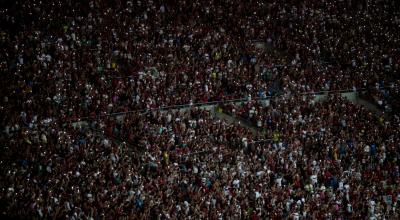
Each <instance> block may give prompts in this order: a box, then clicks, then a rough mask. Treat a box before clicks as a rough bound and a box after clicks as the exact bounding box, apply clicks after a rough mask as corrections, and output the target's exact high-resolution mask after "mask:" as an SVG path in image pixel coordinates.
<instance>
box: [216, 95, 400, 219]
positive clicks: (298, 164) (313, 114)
mask: <svg viewBox="0 0 400 220" xmlns="http://www.w3.org/2000/svg"><path fill="white" fill-rule="evenodd" d="M223 109H224V111H225V112H227V113H229V114H231V115H234V116H235V117H238V118H241V119H242V120H246V121H248V122H249V123H251V124H253V125H254V127H257V128H258V129H259V131H260V132H261V133H262V135H261V137H262V138H268V139H271V140H272V142H273V144H272V147H273V149H276V151H277V152H278V153H279V156H278V155H276V156H274V157H273V158H281V160H282V166H283V168H282V170H279V171H280V172H281V174H280V176H281V178H282V180H281V181H283V182H286V184H287V185H286V186H285V187H287V188H285V187H284V188H285V189H283V190H288V191H292V190H294V191H296V188H297V187H298V188H299V189H302V191H303V192H304V193H311V194H318V192H320V190H321V188H323V189H325V190H326V189H328V188H330V189H331V191H330V193H329V195H328V196H327V195H325V196H327V197H325V198H324V199H326V200H324V201H325V202H323V203H320V201H319V200H320V199H321V198H320V197H316V198H313V199H311V200H310V199H308V200H306V201H308V202H310V203H311V204H313V205H312V206H313V207H315V205H317V207H318V209H317V210H314V211H319V210H320V205H322V204H328V205H327V206H325V207H324V206H322V207H324V208H325V209H323V208H322V207H321V209H322V212H323V213H331V214H333V215H334V218H335V219H336V218H338V217H339V216H346V214H344V213H347V214H348V213H349V212H350V213H351V212H352V211H353V210H354V211H355V210H358V211H356V212H357V213H359V214H361V215H359V217H368V218H372V219H387V218H388V217H389V216H393V214H394V213H399V210H397V206H398V205H397V204H396V202H397V201H400V200H399V199H400V197H399V196H400V191H399V189H400V187H399V184H400V178H399V177H400V176H399V162H398V158H399V156H400V155H399V151H398V150H399V145H398V143H399V141H400V134H399V132H400V131H399V125H400V124H399V123H400V120H399V118H398V117H397V118H395V119H393V120H386V119H385V118H384V115H383V114H382V115H379V116H376V115H374V114H372V112H370V111H368V110H366V109H365V108H364V107H361V106H357V105H355V104H353V103H351V102H350V101H348V100H346V99H345V98H342V97H340V96H338V95H331V96H329V97H328V98H327V99H326V100H324V101H320V102H315V101H314V100H313V98H312V97H310V96H308V97H303V96H299V97H280V98H276V99H274V100H272V101H271V102H270V103H269V105H265V103H262V102H260V101H258V102H257V101H253V102H246V103H244V104H243V105H239V106H237V105H233V104H228V105H224V106H223ZM282 155H284V156H282ZM294 177H298V180H297V181H299V182H296V178H294ZM286 199H288V200H290V199H291V198H290V197H288V198H286ZM314 199H315V200H316V201H313V200H314ZM335 200H336V201H335ZM314 202H315V203H314ZM329 204H331V206H330V205H329ZM394 207H396V208H395V209H396V210H395V209H393V208H394ZM362 210H364V211H362ZM311 212H312V211H311ZM385 215H387V216H385ZM349 216H351V215H349ZM349 216H347V217H349ZM397 216H398V214H397ZM353 217H355V216H354V215H353Z"/></svg>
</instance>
